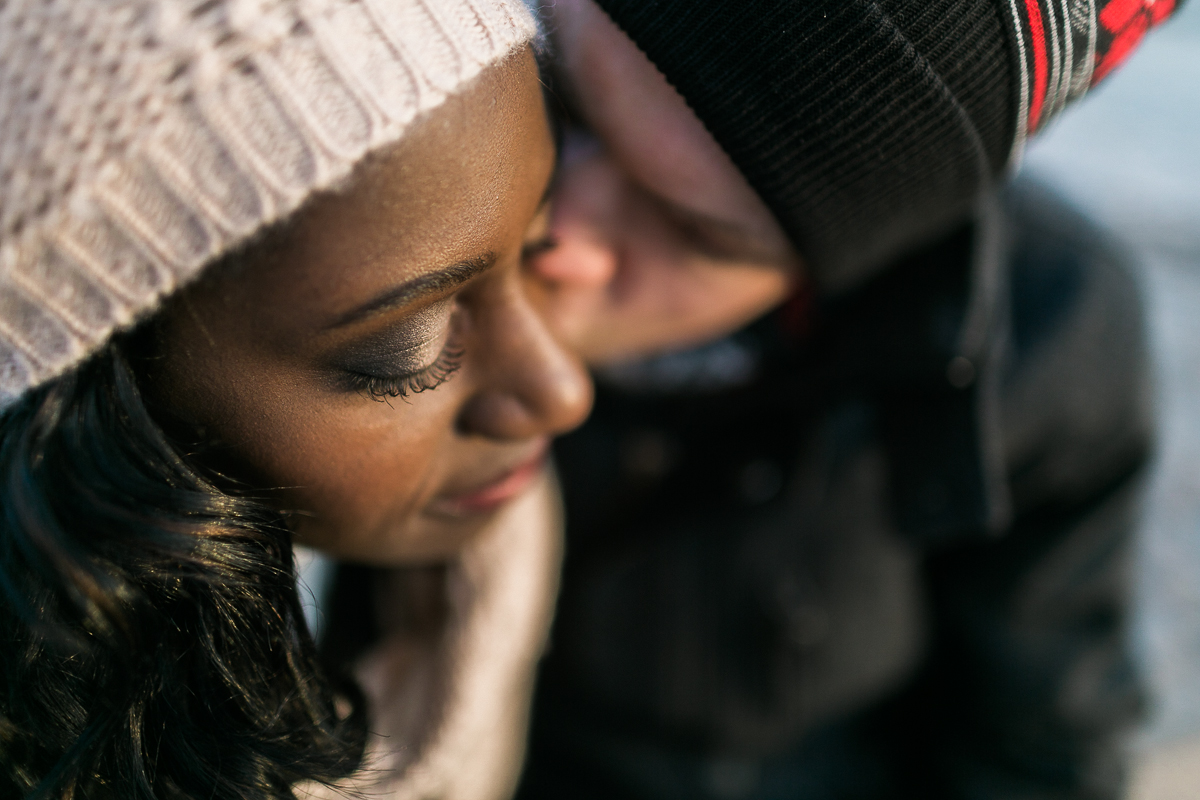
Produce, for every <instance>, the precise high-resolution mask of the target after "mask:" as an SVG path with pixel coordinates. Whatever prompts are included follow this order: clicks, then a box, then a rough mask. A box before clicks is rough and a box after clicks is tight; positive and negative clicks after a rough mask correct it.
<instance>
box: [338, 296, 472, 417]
mask: <svg viewBox="0 0 1200 800" xmlns="http://www.w3.org/2000/svg"><path fill="white" fill-rule="evenodd" d="M453 309H454V297H449V298H446V299H443V300H440V301H438V302H437V303H434V304H433V305H431V306H429V307H428V308H425V309H422V310H421V311H419V312H417V313H416V314H413V315H411V316H409V317H408V318H407V319H405V320H404V322H403V324H401V325H399V326H396V327H392V328H388V329H387V330H384V331H382V332H381V333H377V334H375V335H373V336H371V337H368V338H366V339H364V340H362V341H360V342H358V343H356V344H355V345H353V346H352V347H350V348H348V349H347V350H345V351H344V352H343V354H342V355H341V356H340V357H339V358H338V368H339V371H340V372H341V373H342V376H343V381H342V383H343V385H344V386H345V388H346V389H348V390H350V391H354V392H357V393H359V394H362V395H364V396H366V397H369V398H371V399H372V400H378V401H385V400H388V399H391V398H396V397H407V396H408V395H410V394H420V393H421V392H427V391H430V390H432V389H436V388H437V387H438V386H441V385H442V384H443V383H445V382H446V381H447V380H449V379H450V377H451V376H452V375H453V374H454V373H455V372H457V371H458V369H459V367H460V366H461V365H462V356H463V350H462V348H461V347H460V346H459V345H458V344H457V343H456V342H455V341H454V336H453V330H452V328H453Z"/></svg>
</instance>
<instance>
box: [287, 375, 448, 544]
mask: <svg viewBox="0 0 1200 800" xmlns="http://www.w3.org/2000/svg"><path fill="white" fill-rule="evenodd" d="M421 399H422V398H421V397H417V398H414V400H421ZM363 402H369V403H372V405H375V401H369V400H364V401H363ZM393 403H395V404H400V405H401V408H388V407H387V406H386V405H384V404H379V405H382V406H383V409H384V411H385V412H386V413H384V416H385V417H388V418H390V421H391V424H387V425H380V424H375V423H372V424H364V425H353V424H347V420H346V417H347V416H350V417H351V418H353V417H354V416H357V415H337V414H334V415H331V416H330V417H329V418H327V419H317V420H313V421H311V422H308V423H304V424H302V425H301V429H302V434H301V435H299V436H295V437H292V438H291V440H290V443H289V444H286V445H284V446H282V447H281V448H280V449H279V451H278V452H277V453H275V454H274V457H273V458H272V462H273V464H274V469H273V471H274V472H276V474H277V476H278V479H279V482H278V484H277V485H280V486H290V487H294V488H293V489H291V490H289V491H288V493H287V500H288V502H291V503H293V504H294V506H293V507H294V508H295V510H296V511H298V512H300V513H299V514H296V515H294V524H293V527H294V529H295V531H296V533H297V535H298V537H299V538H301V539H302V540H304V541H305V543H307V544H312V545H313V546H317V547H321V548H323V549H326V550H329V551H330V552H333V553H334V554H335V555H336V554H337V553H338V552H345V553H347V554H351V555H359V556H365V555H370V554H371V552H373V551H382V550H387V551H389V552H393V553H401V551H402V550H403V548H404V546H405V545H406V544H408V543H409V540H410V539H412V538H414V537H415V533H414V530H413V529H414V528H415V527H418V526H416V525H415V524H414V523H415V522H416V521H417V519H418V518H419V517H420V515H421V512H422V511H423V509H424V508H425V506H426V505H427V504H428V503H429V501H430V500H431V499H432V497H433V496H434V495H436V494H437V490H438V487H439V486H440V484H441V483H442V481H443V480H444V478H443V473H444V471H445V467H444V465H443V463H442V461H441V458H440V456H441V454H442V453H444V452H445V450H446V448H445V447H443V446H442V445H443V444H444V442H443V439H444V436H445V433H446V432H447V431H450V430H452V428H451V427H449V426H437V425H434V424H430V420H428V419H423V417H424V415H422V414H419V413H413V412H415V411H416V410H417V409H416V406H417V405H419V403H417V402H414V403H413V404H412V405H407V404H404V400H402V399H398V400H395V401H393ZM381 413H383V412H381ZM372 416H374V415H372ZM297 422H300V420H297ZM280 441H281V442H282V441H283V439H282V438H281V440H280ZM411 544H413V545H414V546H415V545H417V544H418V543H417V542H411Z"/></svg>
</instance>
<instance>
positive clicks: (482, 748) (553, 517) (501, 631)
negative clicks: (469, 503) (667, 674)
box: [296, 475, 562, 800]
mask: <svg viewBox="0 0 1200 800" xmlns="http://www.w3.org/2000/svg"><path fill="white" fill-rule="evenodd" d="M561 556H562V509H561V506H560V501H559V495H558V486H557V483H556V482H555V481H554V479H553V477H551V476H550V475H546V476H545V477H543V478H542V479H541V480H540V481H539V482H538V483H537V484H536V485H535V486H534V487H532V488H531V490H530V491H529V492H527V493H526V494H525V495H524V496H523V497H521V498H519V499H518V500H516V501H515V502H513V503H512V504H511V505H510V506H509V507H508V508H506V509H505V510H504V511H502V512H501V514H500V517H499V518H498V519H497V520H496V521H495V523H494V524H493V525H491V526H490V527H489V528H488V529H487V530H485V531H483V532H482V533H481V534H480V535H479V537H478V538H477V539H476V540H475V541H474V542H472V544H471V545H470V546H469V547H468V548H467V549H466V551H465V552H464V553H463V554H462V556H461V557H460V558H459V559H458V560H457V561H456V562H455V563H454V564H452V565H451V566H450V569H449V574H448V577H447V578H446V580H444V581H440V580H439V581H438V582H437V584H436V585H437V586H438V587H439V591H440V592H443V593H444V594H445V597H444V600H445V609H446V612H445V614H444V616H443V620H444V622H443V624H441V625H440V626H439V627H438V630H436V631H434V632H432V633H428V632H427V633H424V634H422V633H420V632H419V631H418V632H416V633H414V632H413V629H412V626H411V625H409V626H397V627H398V628H399V630H397V632H395V633H391V634H385V636H384V639H383V641H382V642H380V643H379V644H378V645H376V646H375V647H374V648H373V649H372V650H371V651H369V652H368V653H367V654H366V656H364V657H363V659H362V660H361V661H360V662H359V664H358V665H357V667H356V670H355V672H356V675H357V677H358V679H359V682H360V684H361V686H362V688H363V690H364V691H365V692H366V694H367V697H368V700H369V702H370V710H371V714H370V717H371V734H370V739H369V743H368V747H367V756H366V759H365V761H364V766H363V768H362V769H361V770H359V772H357V773H356V774H355V775H354V776H352V777H351V778H350V779H348V780H346V781H343V782H341V783H339V784H338V785H337V786H335V787H326V786H319V785H312V784H305V785H302V786H300V787H297V788H296V796H297V797H298V798H300V799H301V800H333V799H334V798H339V799H341V800H344V799H345V798H347V797H354V798H369V799H371V800H376V799H378V800H409V799H410V798H411V800H429V798H438V800H504V798H507V797H509V796H510V795H511V794H512V792H513V790H514V789H515V787H516V781H517V778H518V776H519V774H520V767H521V760H522V758H523V755H524V750H525V733H526V727H527V723H528V714H529V703H530V699H531V695H532V688H533V678H534V670H535V668H536V665H537V661H538V658H539V657H540V656H541V654H542V651H543V648H544V646H545V640H546V633H547V630H548V628H549V624H550V619H551V616H552V613H553V608H554V598H555V596H556V594H557V590H558V575H559V567H560V563H561ZM397 575H398V580H397V582H396V588H395V590H394V591H392V590H391V589H390V588H388V589H385V590H384V592H383V596H384V597H385V598H390V599H385V600H384V601H383V602H382V604H381V608H380V617H381V620H382V621H383V625H384V628H385V629H387V628H388V627H389V626H388V623H387V619H388V612H389V608H387V606H388V605H389V604H390V603H397V602H399V601H400V600H401V599H402V598H401V597H400V596H401V595H402V594H404V593H405V592H406V591H408V592H411V590H412V588H413V587H412V581H411V578H410V577H401V574H400V573H398V574H397ZM439 599H441V598H439Z"/></svg>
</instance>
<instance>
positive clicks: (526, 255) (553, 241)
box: [521, 234, 558, 261]
mask: <svg viewBox="0 0 1200 800" xmlns="http://www.w3.org/2000/svg"><path fill="white" fill-rule="evenodd" d="M556 247H558V239H557V238H556V237H555V236H554V235H553V234H546V235H545V236H543V237H542V238H540V239H535V240H534V241H532V242H529V243H528V244H526V245H525V246H524V247H522V248H521V260H522V261H529V260H530V259H533V258H537V257H538V256H540V255H544V254H545V253H549V252H550V251H551V250H553V249H554V248H556Z"/></svg>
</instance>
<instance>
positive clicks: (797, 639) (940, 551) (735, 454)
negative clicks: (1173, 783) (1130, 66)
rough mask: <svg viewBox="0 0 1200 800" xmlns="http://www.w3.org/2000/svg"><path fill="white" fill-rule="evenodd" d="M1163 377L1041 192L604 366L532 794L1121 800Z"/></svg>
mask: <svg viewBox="0 0 1200 800" xmlns="http://www.w3.org/2000/svg"><path fill="white" fill-rule="evenodd" d="M1147 385H1148V375H1147V356H1146V350H1145V340H1144V331H1143V320H1142V312H1141V305H1140V300H1139V295H1138V291H1137V287H1136V286H1135V284H1134V282H1133V280H1132V278H1131V275H1130V270H1129V265H1128V261H1127V259H1126V258H1125V257H1124V256H1123V255H1122V254H1121V251H1120V250H1119V248H1117V247H1115V246H1113V245H1112V244H1111V243H1110V242H1108V241H1107V240H1106V239H1105V237H1104V236H1103V235H1101V234H1100V233H1099V232H1097V231H1096V230H1094V229H1093V228H1092V227H1090V226H1089V225H1088V224H1087V223H1086V222H1085V221H1083V220H1082V219H1080V218H1079V217H1078V216H1076V215H1075V214H1074V213H1072V212H1071V211H1070V210H1069V209H1067V208H1065V207H1064V206H1063V205H1062V204H1061V203H1060V202H1058V201H1057V200H1055V199H1054V198H1053V197H1051V196H1049V195H1048V194H1046V193H1045V192H1044V191H1042V190H1040V189H1038V188H1037V187H1034V186H1029V185H1023V186H1018V187H1017V188H1016V189H1014V190H1012V191H1010V192H1009V193H1008V194H1007V195H1006V196H1005V197H1004V198H1003V199H1002V200H1001V201H999V202H997V203H995V204H992V205H990V206H989V207H987V208H984V209H983V210H981V211H980V213H979V214H978V215H977V216H976V218H975V220H974V221H973V222H971V223H969V224H966V225H963V226H961V227H960V228H959V229H957V230H955V231H953V232H952V233H951V234H949V235H947V236H945V237H942V238H941V239H939V240H938V241H937V242H936V243H935V244H934V245H931V246H929V247H925V248H922V249H921V250H919V251H916V252H913V253H910V254H909V255H908V256H906V257H904V258H902V259H899V260H898V261H897V262H895V263H893V264H892V265H891V266H890V267H889V268H888V269H887V270H885V271H883V272H882V273H881V275H880V276H879V277H876V278H875V279H873V280H872V281H871V282H869V283H868V284H867V285H866V286H864V287H863V288H861V289H860V290H858V291H856V292H854V293H853V294H850V295H847V296H843V297H841V298H839V299H837V300H836V301H831V302H819V301H817V300H814V299H813V298H811V297H804V296H801V297H797V298H795V299H794V300H793V301H792V302H791V303H789V304H788V305H787V306H786V307H785V308H783V309H781V310H780V311H778V312H776V313H774V314H772V315H770V316H768V317H767V318H765V319H763V320H760V321H759V322H757V323H755V324H754V325H752V326H750V327H749V328H747V329H745V330H743V331H741V332H739V333H738V334H736V335H734V336H732V337H730V338H729V339H727V340H725V341H723V342H720V343H718V344H716V345H712V346H710V347H707V348H703V349H701V350H699V351H693V352H690V353H687V354H678V355H676V356H673V357H667V358H663V359H658V360H656V361H655V362H651V363H646V364H642V365H638V366H636V367H630V368H626V369H623V370H615V371H613V372H612V374H610V375H608V376H607V378H605V376H601V388H600V391H599V394H598V398H597V405H596V411H595V413H594V414H593V416H592V418H591V419H590V420H589V422H588V423H587V424H586V425H585V426H584V427H583V428H582V429H581V430H580V431H578V432H577V433H574V434H572V435H570V436H568V437H566V438H565V439H563V440H562V441H561V442H560V443H559V446H558V448H557V451H556V453H557V458H558V465H559V468H560V470H561V473H562V478H563V483H564V487H565V494H566V500H567V518H568V525H567V542H568V545H567V561H566V571H565V573H564V579H563V595H562V600H561V603H560V607H559V611H558V618H557V621H556V623H555V628H554V633H553V635H552V645H551V651H550V654H549V656H548V658H547V660H546V662H545V664H544V666H543V669H542V674H541V678H540V683H539V688H538V697H537V700H536V704H535V712H534V722H533V729H532V734H531V750H530V756H529V764H528V767H527V772H526V777H525V782H524V784H523V788H522V790H521V793H520V794H519V797H521V798H524V799H525V800H531V799H532V798H565V797H570V798H581V799H586V798H590V797H596V798H600V797H604V798H646V799H647V800H649V799H650V798H653V799H654V800H660V799H665V798H689V799H691V798H761V799H762V800H766V799H767V798H789V799H790V800H800V799H804V798H810V797H811V798H822V800H839V799H840V798H922V800H930V799H931V798H933V799H936V798H964V799H965V798H972V799H974V798H979V799H980V800H984V799H986V800H993V799H994V800H1000V799H1001V798H1064V799H1065V798H1079V799H1080V800H1082V799H1083V798H1089V799H1090V798H1114V799H1115V798H1118V797H1120V796H1121V764H1122V760H1121V758H1120V750H1119V743H1120V737H1121V735H1122V733H1123V732H1124V731H1125V730H1126V729H1127V727H1128V726H1129V724H1130V723H1131V721H1133V720H1134V719H1136V716H1137V714H1138V711H1139V708H1140V704H1141V694H1140V688H1139V684H1138V681H1137V679H1136V677H1135V675H1134V672H1133V670H1132V669H1131V666H1130V659H1129V654H1128V652H1127V648H1126V642H1125V639H1124V634H1125V628H1126V624H1127V614H1128V611H1127V595H1128V585H1127V567H1128V558H1129V546H1130V540H1131V537H1132V534H1133V531H1134V526H1135V514H1136V509H1137V498H1138V486H1139V484H1140V478H1141V475H1142V472H1143V468H1144V466H1145V464H1146V461H1147V457H1148V453H1149V449H1150V443H1151V427H1152V426H1151V411H1150V404H1149V393H1148V390H1147Z"/></svg>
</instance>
